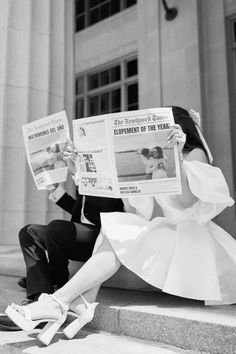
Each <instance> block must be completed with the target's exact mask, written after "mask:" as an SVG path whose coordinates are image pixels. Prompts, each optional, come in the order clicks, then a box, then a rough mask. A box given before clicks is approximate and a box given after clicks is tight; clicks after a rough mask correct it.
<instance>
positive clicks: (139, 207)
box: [128, 196, 154, 220]
mask: <svg viewBox="0 0 236 354" xmlns="http://www.w3.org/2000/svg"><path fill="white" fill-rule="evenodd" d="M128 202H129V204H130V206H131V207H133V208H134V209H135V214H136V215H138V216H141V217H143V218H144V219H146V220H150V219H151V217H152V212H153V208H154V198H153V197H150V196H140V197H128Z"/></svg>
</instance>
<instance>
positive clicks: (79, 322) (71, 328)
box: [63, 295, 98, 339]
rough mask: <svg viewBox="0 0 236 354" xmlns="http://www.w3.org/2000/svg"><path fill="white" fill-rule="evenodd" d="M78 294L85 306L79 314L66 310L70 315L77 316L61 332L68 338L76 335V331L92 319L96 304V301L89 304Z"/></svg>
mask: <svg viewBox="0 0 236 354" xmlns="http://www.w3.org/2000/svg"><path fill="white" fill-rule="evenodd" d="M80 296H81V298H82V300H83V302H84V304H85V306H86V310H85V312H84V313H83V314H81V315H79V314H76V313H75V312H74V311H69V312H68V314H71V315H73V316H75V317H77V318H76V320H74V321H73V322H71V323H70V324H69V325H68V326H66V328H64V330H63V333H64V334H65V336H66V337H67V338H68V339H71V338H73V337H74V336H75V335H76V333H78V332H79V331H80V330H81V328H82V327H84V326H85V325H86V324H87V323H89V322H90V321H92V319H93V317H94V312H95V308H96V306H97V304H98V303H97V302H93V303H92V304H90V303H88V302H87V301H86V300H85V298H84V297H83V296H82V295H80Z"/></svg>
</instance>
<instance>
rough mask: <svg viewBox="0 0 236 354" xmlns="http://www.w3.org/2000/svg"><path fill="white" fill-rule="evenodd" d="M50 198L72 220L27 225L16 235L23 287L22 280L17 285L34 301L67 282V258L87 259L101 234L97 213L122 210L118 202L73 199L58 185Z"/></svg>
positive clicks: (104, 199)
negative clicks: (23, 260) (22, 270)
mask: <svg viewBox="0 0 236 354" xmlns="http://www.w3.org/2000/svg"><path fill="white" fill-rule="evenodd" d="M49 198H50V199H51V200H52V201H53V202H55V203H56V204H57V205H58V206H60V207H61V208H63V209H64V210H65V211H67V212H69V213H70V214H71V215H72V217H71V221H65V220H53V221H51V222H50V223H49V224H48V225H37V224H31V225H26V226H25V227H23V228H22V229H21V230H20V232H19V241H20V246H21V249H22V253H23V256H24V259H25V263H26V284H24V280H25V279H24V278H22V279H21V280H20V281H19V282H18V284H19V285H21V286H24V285H26V293H27V298H28V299H29V300H33V301H34V300H37V298H38V297H39V295H40V294H41V293H52V292H53V289H54V285H56V286H58V287H61V286H62V285H64V284H65V283H66V282H67V281H68V277H69V271H68V263H69V259H71V260H76V261H82V262H85V261H86V260H87V259H88V258H90V256H91V255H92V251H93V247H94V244H95V241H96V238H97V236H98V234H99V231H100V226H101V222H100V213H101V212H114V211H123V203H122V201H121V200H120V199H113V198H102V197H91V196H86V197H85V196H82V195H78V196H77V198H76V200H75V199H74V198H72V197H71V196H70V195H69V194H67V193H66V192H65V190H64V189H63V188H62V187H61V186H60V185H59V186H57V187H56V188H55V189H54V190H53V191H52V192H51V193H50V196H49Z"/></svg>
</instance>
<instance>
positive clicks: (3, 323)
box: [0, 313, 22, 331]
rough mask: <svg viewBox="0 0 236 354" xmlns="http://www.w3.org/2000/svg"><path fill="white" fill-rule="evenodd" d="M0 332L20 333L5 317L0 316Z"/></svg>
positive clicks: (19, 329) (3, 315)
mask: <svg viewBox="0 0 236 354" xmlns="http://www.w3.org/2000/svg"><path fill="white" fill-rule="evenodd" d="M0 331H22V329H21V328H19V327H18V326H17V325H16V324H15V323H14V322H13V321H12V320H10V318H8V317H7V315H5V314H3V313H1V314H0Z"/></svg>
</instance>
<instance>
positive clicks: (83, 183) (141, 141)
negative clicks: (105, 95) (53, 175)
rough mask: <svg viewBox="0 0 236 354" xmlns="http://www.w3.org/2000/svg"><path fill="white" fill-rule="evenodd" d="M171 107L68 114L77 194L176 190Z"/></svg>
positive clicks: (115, 195) (124, 194)
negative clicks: (169, 140) (77, 115)
mask: <svg viewBox="0 0 236 354" xmlns="http://www.w3.org/2000/svg"><path fill="white" fill-rule="evenodd" d="M172 124H174V118H173V113H172V109H171V108H152V109H145V110H138V111H129V112H122V113H112V114H106V115H100V116H93V117H89V118H82V119H78V120H73V137H74V143H75V146H76V148H77V150H78V158H77V161H76V168H77V184H78V186H79V192H80V194H84V195H93V196H102V197H113V198H120V197H129V196H131V195H132V196H133V195H135V196H139V195H155V194H159V193H165V194H181V180H180V170H179V158H178V151H177V147H176V146H174V147H169V146H168V144H167V136H168V134H169V133H170V125H172Z"/></svg>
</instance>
